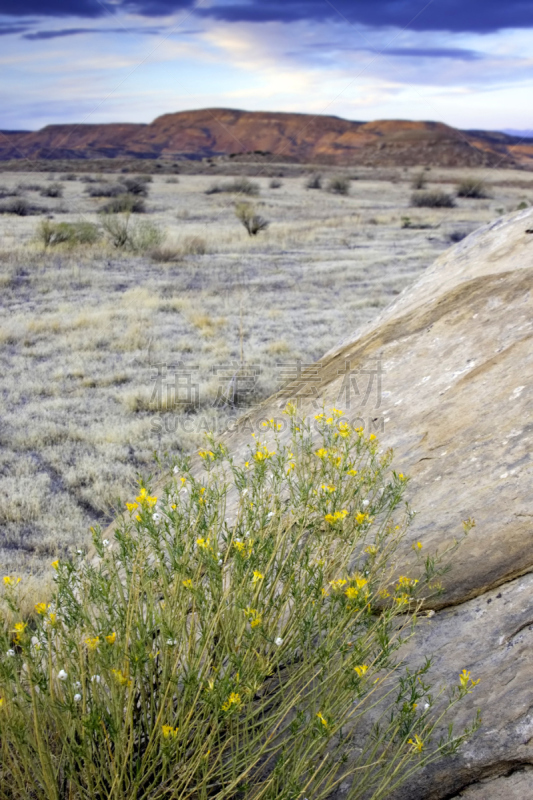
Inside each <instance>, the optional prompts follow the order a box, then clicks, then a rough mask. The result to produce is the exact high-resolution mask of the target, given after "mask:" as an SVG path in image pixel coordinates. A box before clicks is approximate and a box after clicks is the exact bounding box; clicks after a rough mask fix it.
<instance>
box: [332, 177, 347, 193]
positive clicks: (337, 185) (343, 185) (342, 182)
mask: <svg viewBox="0 0 533 800" xmlns="http://www.w3.org/2000/svg"><path fill="white" fill-rule="evenodd" d="M327 190H328V192H331V193H332V194H341V195H348V194H350V179H349V178H345V177H344V176H342V175H339V176H337V177H336V178H332V179H331V180H330V181H329V183H328V186H327Z"/></svg>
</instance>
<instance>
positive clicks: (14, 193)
mask: <svg viewBox="0 0 533 800" xmlns="http://www.w3.org/2000/svg"><path fill="white" fill-rule="evenodd" d="M25 188H26V187H22V186H21V185H20V184H19V185H18V186H17V187H16V188H13V189H9V188H8V187H7V186H0V198H2V199H3V198H4V197H18V196H19V194H20V193H21V192H23V191H24V189H25Z"/></svg>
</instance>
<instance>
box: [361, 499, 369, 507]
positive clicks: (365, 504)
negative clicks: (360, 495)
mask: <svg viewBox="0 0 533 800" xmlns="http://www.w3.org/2000/svg"><path fill="white" fill-rule="evenodd" d="M369 505H370V500H363V502H362V506H363V508H368V506H369Z"/></svg>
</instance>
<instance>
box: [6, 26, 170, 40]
mask: <svg viewBox="0 0 533 800" xmlns="http://www.w3.org/2000/svg"><path fill="white" fill-rule="evenodd" d="M160 32H161V31H160V29H159V28H131V29H127V28H61V29H60V30H57V31H37V32H36V33H27V34H25V36H23V37H22V38H23V39H30V41H35V40H39V39H58V38H62V37H63V36H77V35H78V34H80V33H141V34H149V33H160Z"/></svg>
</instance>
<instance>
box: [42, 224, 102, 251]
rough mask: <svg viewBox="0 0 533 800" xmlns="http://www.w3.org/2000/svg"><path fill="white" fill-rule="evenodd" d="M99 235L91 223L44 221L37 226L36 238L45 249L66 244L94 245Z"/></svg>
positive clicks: (96, 228)
mask: <svg viewBox="0 0 533 800" xmlns="http://www.w3.org/2000/svg"><path fill="white" fill-rule="evenodd" d="M100 237H101V233H100V230H99V228H98V226H97V225H94V223H92V222H51V221H50V220H48V219H45V220H43V221H42V222H41V224H40V225H39V228H38V231H37V238H38V239H39V240H40V241H41V242H42V243H43V245H44V246H45V247H49V246H53V245H58V244H68V245H72V246H73V245H79V244H96V242H97V241H98V240H99V239H100Z"/></svg>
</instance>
